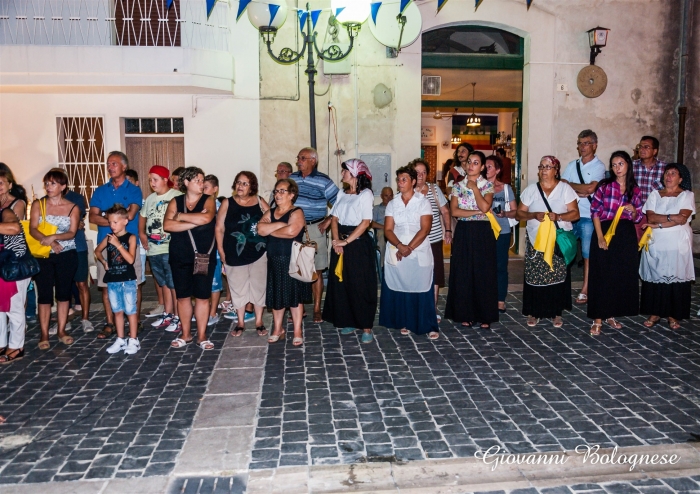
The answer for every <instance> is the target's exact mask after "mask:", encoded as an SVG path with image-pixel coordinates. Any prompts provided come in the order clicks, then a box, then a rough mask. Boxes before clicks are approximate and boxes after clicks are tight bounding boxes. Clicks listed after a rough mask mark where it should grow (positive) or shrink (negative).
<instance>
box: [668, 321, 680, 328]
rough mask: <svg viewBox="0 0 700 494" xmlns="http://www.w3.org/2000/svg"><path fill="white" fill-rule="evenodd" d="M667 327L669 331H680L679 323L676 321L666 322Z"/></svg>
mask: <svg viewBox="0 0 700 494" xmlns="http://www.w3.org/2000/svg"><path fill="white" fill-rule="evenodd" d="M668 327H669V328H671V329H681V323H679V322H678V321H676V320H673V321H671V320H670V319H669V320H668Z"/></svg>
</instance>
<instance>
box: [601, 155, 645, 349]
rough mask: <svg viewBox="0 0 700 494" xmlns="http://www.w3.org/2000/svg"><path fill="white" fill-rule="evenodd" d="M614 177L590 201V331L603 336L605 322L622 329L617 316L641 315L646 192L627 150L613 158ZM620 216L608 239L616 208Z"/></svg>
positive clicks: (606, 179)
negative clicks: (640, 248) (641, 225)
mask: <svg viewBox="0 0 700 494" xmlns="http://www.w3.org/2000/svg"><path fill="white" fill-rule="evenodd" d="M610 171H611V172H612V176H611V177H610V178H605V179H603V180H601V181H600V182H598V188H597V189H596V191H595V193H594V194H593V199H592V201H591V218H593V227H594V229H595V235H593V238H592V239H591V257H590V268H589V274H588V317H590V318H591V319H593V325H592V326H591V334H592V335H593V336H597V335H599V334H600V328H601V327H602V325H603V324H602V322H603V321H605V322H606V323H607V324H608V325H609V326H610V327H611V328H613V329H620V328H621V327H622V324H620V323H619V322H618V321H617V319H615V318H616V317H625V316H636V315H637V314H639V279H638V278H639V275H638V270H639V255H638V254H637V232H636V230H635V228H634V224H635V223H636V222H639V221H641V220H642V217H643V216H642V194H641V191H640V190H639V187H638V186H637V182H636V180H635V179H634V171H633V169H632V158H630V155H629V154H627V152H626V151H615V152H614V153H613V154H612V156H610ZM620 208H622V215H621V216H620V217H619V222H618V223H617V227H616V229H615V234H614V236H613V237H612V238H611V239H609V240H606V239H605V234H606V233H608V230H609V229H610V228H611V225H612V223H613V220H614V218H615V215H616V214H617V212H618V209H620Z"/></svg>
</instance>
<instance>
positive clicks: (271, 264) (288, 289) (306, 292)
mask: <svg viewBox="0 0 700 494" xmlns="http://www.w3.org/2000/svg"><path fill="white" fill-rule="evenodd" d="M290 259H291V256H271V255H268V257H267V293H266V297H265V305H266V306H267V307H268V308H270V309H273V310H280V309H287V308H290V307H298V306H299V304H305V303H309V302H311V283H304V282H303V281H299V280H297V279H295V278H292V277H291V276H289V260H290Z"/></svg>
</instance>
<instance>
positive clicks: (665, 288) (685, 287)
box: [639, 281, 692, 320]
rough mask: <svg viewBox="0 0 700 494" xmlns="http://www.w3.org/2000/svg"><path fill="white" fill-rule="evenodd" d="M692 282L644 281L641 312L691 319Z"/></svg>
mask: <svg viewBox="0 0 700 494" xmlns="http://www.w3.org/2000/svg"><path fill="white" fill-rule="evenodd" d="M691 291H692V282H690V281H686V282H683V283H652V282H651V281H642V303H641V307H640V309H639V312H640V313H641V314H646V315H650V316H659V317H664V318H665V317H672V318H673V319H678V320H680V319H690V295H691Z"/></svg>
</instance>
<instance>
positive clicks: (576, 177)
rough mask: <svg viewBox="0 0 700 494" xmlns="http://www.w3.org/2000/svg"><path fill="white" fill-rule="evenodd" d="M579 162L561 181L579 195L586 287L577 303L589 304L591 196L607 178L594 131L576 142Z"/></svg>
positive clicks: (583, 133)
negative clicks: (597, 151) (599, 157)
mask: <svg viewBox="0 0 700 494" xmlns="http://www.w3.org/2000/svg"><path fill="white" fill-rule="evenodd" d="M576 146H577V147H578V153H579V155H580V156H581V157H580V158H579V159H576V160H573V161H571V162H570V163H569V164H568V165H566V169H565V170H564V172H563V173H562V174H561V181H562V182H564V183H567V184H569V185H570V186H571V187H572V188H573V189H574V190H575V191H576V194H577V195H578V210H579V212H580V213H581V218H580V219H579V220H578V221H577V222H575V223H574V229H573V233H574V235H576V237H577V238H578V239H580V240H581V253H582V254H583V287H582V288H581V293H579V294H578V297H576V303H577V304H579V305H581V304H585V303H586V302H588V256H589V255H590V252H591V237H592V236H593V220H591V201H590V199H589V197H590V196H592V195H593V193H594V192H595V189H596V186H597V185H598V182H599V181H600V180H602V179H603V178H605V163H603V162H602V161H600V160H599V159H598V157H597V156H596V154H595V152H596V150H597V149H598V136H597V135H596V133H595V132H593V131H592V130H590V129H586V130H583V131H581V133H580V134H579V135H578V140H577V141H576Z"/></svg>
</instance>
